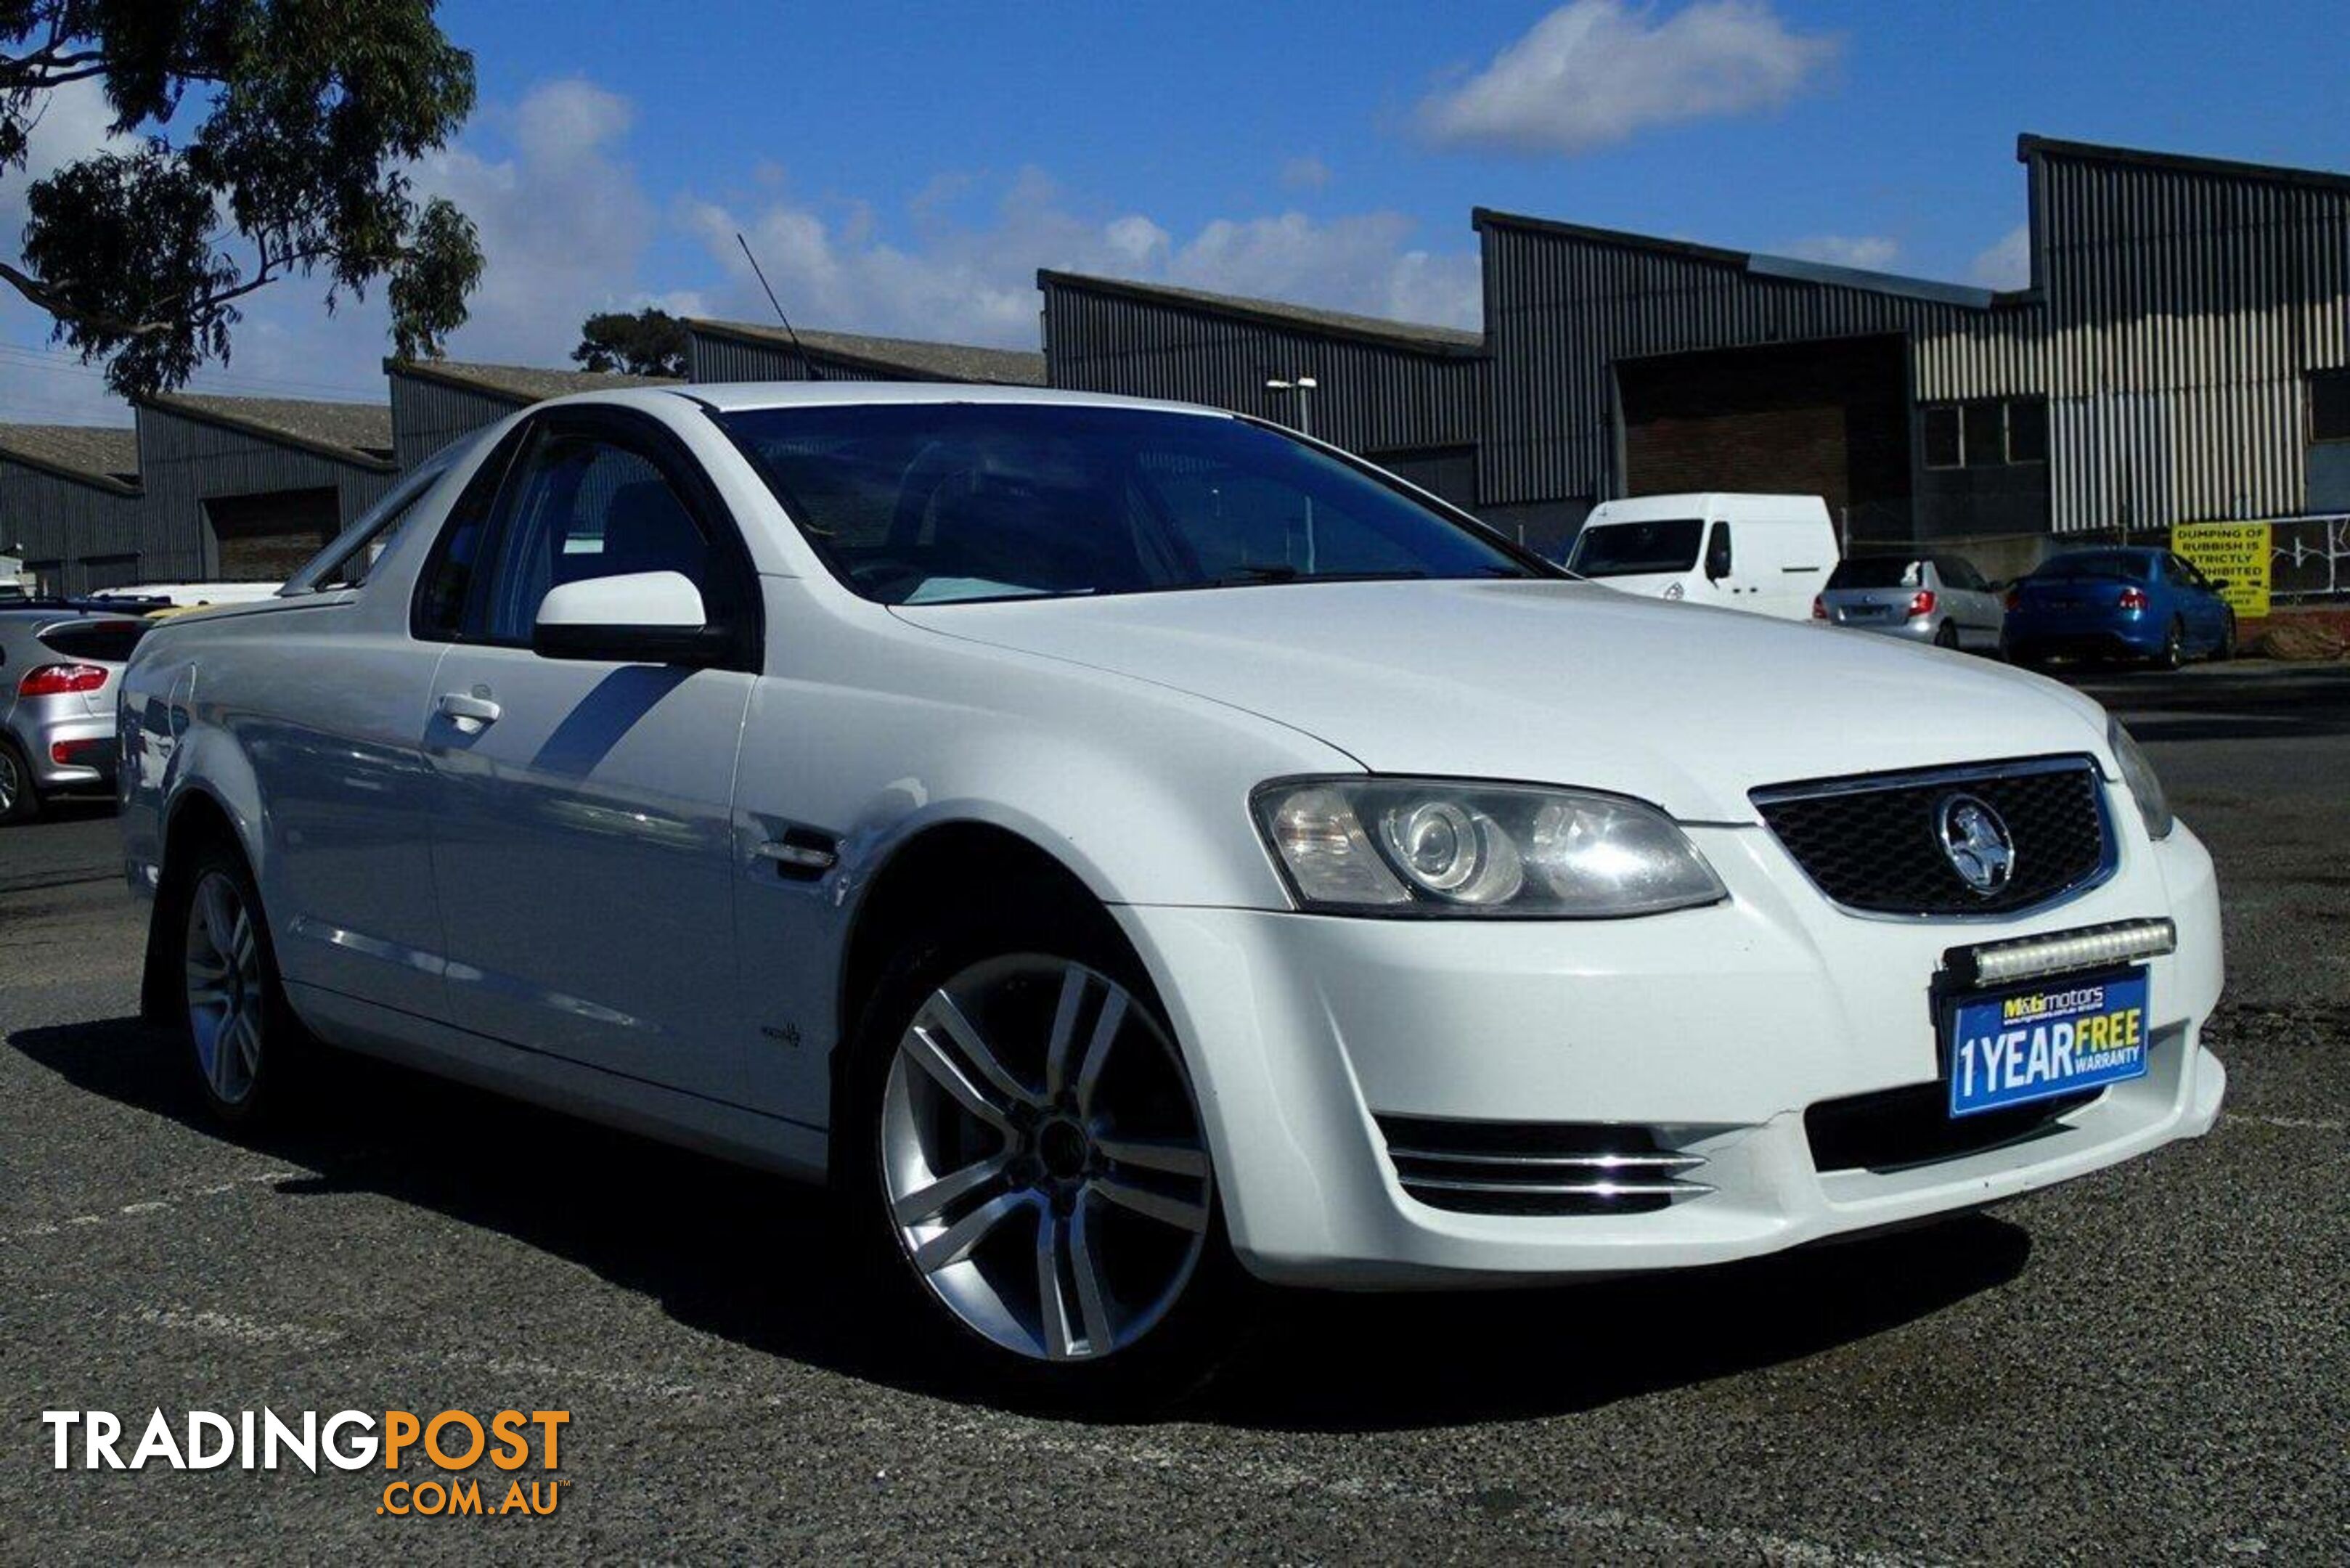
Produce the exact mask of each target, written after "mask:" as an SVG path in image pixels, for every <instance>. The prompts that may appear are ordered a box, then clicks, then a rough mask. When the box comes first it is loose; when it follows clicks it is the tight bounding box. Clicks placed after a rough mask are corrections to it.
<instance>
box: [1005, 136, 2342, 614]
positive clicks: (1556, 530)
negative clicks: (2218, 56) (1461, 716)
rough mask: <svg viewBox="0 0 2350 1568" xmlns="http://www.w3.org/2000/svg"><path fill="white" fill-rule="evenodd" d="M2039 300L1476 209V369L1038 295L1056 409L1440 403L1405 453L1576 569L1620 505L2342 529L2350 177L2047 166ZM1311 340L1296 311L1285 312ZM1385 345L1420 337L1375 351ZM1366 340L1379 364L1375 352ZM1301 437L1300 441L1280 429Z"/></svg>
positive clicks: (1453, 493)
mask: <svg viewBox="0 0 2350 1568" xmlns="http://www.w3.org/2000/svg"><path fill="white" fill-rule="evenodd" d="M2017 156H2018V158H2019V160H2020V161H2022V164H2023V166H2024V170H2025V182H2024V183H2025V192H2026V197H2027V211H2028V217H2029V230H2028V232H2029V235H2030V245H2029V254H2030V256H2031V279H2030V283H2029V286H2025V287H2022V288H2019V289H2015V290H2012V291H2009V292H1993V291H1991V290H1987V289H1979V288H1970V287H1966V286H1958V285H1953V284H1947V283H1936V282H1930V281H1926V280H1921V279H1916V278H1907V277H1898V276H1892V275H1884V274H1877V273H1868V272H1860V271H1855V270H1852V269H1848V268H1842V267H1834V266H1826V265H1820V264H1816V263H1812V262H1804V261H1794V260H1789V259H1786V258H1782V257H1773V256H1767V255H1759V254H1751V253H1748V252H1743V251H1733V250H1726V249H1721V248H1718V247H1715V246H1710V245H1702V244H1689V243H1687V242H1684V241H1679V240H1669V239H1660V238H1655V237H1651V236H1648V235H1641V234H1623V233H1618V232H1615V231H1611V230H1606V229H1596V228H1590V227H1586V226H1584V225H1581V224H1575V223H1564V222H1559V221H1557V220H1555V219H1549V218H1540V217H1528V216H1523V215H1518V214H1513V213H1498V212H1492V211H1487V210H1482V209H1481V210H1479V211H1478V212H1477V213H1475V214H1474V215H1473V223H1474V225H1475V229H1476V232H1477V235H1478V239H1479V244H1480V248H1481V255H1482V269H1483V282H1484V328H1483V331H1482V333H1481V334H1478V335H1476V336H1475V338H1474V345H1475V346H1474V348H1466V347H1464V348H1461V349H1459V350H1457V352H1460V353H1461V356H1462V358H1464V359H1465V360H1467V361H1468V362H1469V363H1470V364H1471V365H1473V367H1474V368H1473V369H1456V370H1455V371H1454V373H1453V374H1452V375H1451V377H1449V378H1448V377H1443V376H1437V375H1430V376H1427V377H1425V378H1424V379H1407V378H1406V376H1405V373H1404V371H1403V370H1402V369H1401V360H1400V359H1399V358H1398V357H1396V356H1395V355H1393V354H1392V353H1390V354H1389V355H1388V356H1385V357H1382V358H1376V359H1367V358H1364V357H1362V356H1360V355H1344V354H1341V353H1340V349H1341V348H1342V346H1344V344H1345V343H1346V341H1347V340H1346V339H1345V338H1344V337H1340V336H1338V335H1328V336H1326V337H1323V338H1321V339H1319V340H1312V339H1301V338H1300V337H1299V336H1298V334H1297V332H1296V330H1295V327H1293V326H1292V325H1291V324H1290V323H1289V322H1287V321H1285V320H1284V319H1282V317H1283V316H1284V313H1285V312H1286V307H1279V306H1274V307H1268V306H1266V305H1265V304H1264V303H1263V302H1262V301H1254V300H1240V299H1220V298H1218V297H1217V296H1202V295H1189V296H1184V301H1183V304H1182V306H1181V311H1180V325H1178V324H1177V316H1176V307H1175V306H1174V304H1173V302H1172V300H1171V297H1170V299H1169V300H1168V301H1167V302H1166V303H1159V304H1153V303H1150V301H1151V300H1152V298H1153V296H1174V295H1176V294H1177V293H1178V292H1179V291H1170V290H1160V289H1145V288H1142V287H1140V286H1132V285H1120V284H1114V283H1110V282H1108V281H1107V280H1101V279H1077V278H1072V277H1069V276H1067V275H1063V274H1057V273H1050V272H1047V273H1044V274H1040V275H1039V277H1038V283H1039V286H1040V287H1042V288H1043V290H1044V292H1045V348H1046V353H1047V355H1048V357H1049V358H1050V362H1051V365H1052V376H1053V383H1054V384H1055V385H1056V386H1071V387H1084V388H1088V389H1095V390H1103V391H1120V392H1136V393H1144V394H1160V395H1175V396H1183V397H1189V398H1192V399H1194V400H1202V401H1208V402H1213V403H1217V404H1220V405H1222V406H1223V407H1228V408H1232V409H1236V410H1245V411H1248V412H1251V413H1268V412H1278V411H1279V409H1278V406H1277V405H1275V404H1273V403H1269V402H1268V400H1267V394H1266V392H1265V390H1264V389H1263V382H1264V381H1266V380H1272V379H1279V380H1286V381H1289V382H1291V383H1292V384H1293V385H1294V384H1295V380H1296V379H1297V378H1298V377H1299V376H1311V377H1313V378H1314V379H1315V381H1316V383H1317V387H1316V389H1315V393H1314V400H1315V403H1314V406H1315V409H1316V410H1319V409H1323V408H1328V409H1332V410H1337V409H1349V410H1362V409H1364V408H1366V407H1367V406H1368V405H1377V404H1387V405H1392V404H1394V403H1396V402H1398V401H1399V400H1403V399H1405V398H1406V397H1407V395H1408V394H1407V392H1406V390H1405V389H1406V388H1407V387H1409V388H1411V389H1414V391H1419V390H1420V389H1429V390H1430V396H1431V397H1432V398H1433V399H1434V400H1435V402H1436V403H1440V404H1441V405H1442V406H1440V407H1439V406H1430V405H1425V404H1424V405H1420V406H1418V407H1417V408H1416V410H1415V412H1414V414H1413V416H1412V417H1411V418H1410V419H1409V420H1407V421H1402V423H1403V425H1404V426H1405V427H1407V429H1404V430H1376V431H1375V430H1373V429H1371V428H1369V427H1368V426H1367V425H1366V424H1365V423H1364V422H1363V421H1364V419H1365V417H1366V416H1365V415H1364V414H1363V413H1361V412H1355V413H1351V414H1349V415H1347V416H1346V417H1345V418H1343V419H1342V418H1340V417H1336V416H1335V415H1334V417H1332V418H1331V419H1330V420H1329V421H1327V422H1326V423H1324V424H1322V425H1320V426H1318V427H1317V428H1318V430H1319V431H1320V432H1321V433H1324V434H1326V435H1327V436H1329V437H1330V438H1331V439H1333V440H1336V441H1338V442H1340V444H1343V445H1347V446H1348V447H1350V448H1351V449H1353V450H1357V451H1362V452H1375V451H1378V450H1380V449H1381V448H1382V447H1384V446H1385V445H1387V444H1388V443H1391V442H1398V441H1410V442H1418V441H1430V443H1433V444H1441V445H1442V446H1444V447H1446V448H1449V449H1451V456H1450V458H1449V459H1448V460H1447V461H1448V462H1451V464H1452V465H1453V468H1454V471H1455V472H1457V469H1458V465H1459V464H1460V462H1461V458H1462V456H1463V453H1462V452H1461V448H1463V447H1464V446H1465V447H1466V448H1467V449H1469V455H1472V456H1473V472H1474V483H1473V487H1465V488H1464V487H1462V486H1460V485H1457V484H1454V483H1444V484H1441V485H1438V486H1433V487H1434V488H1438V489H1440V491H1441V493H1444V494H1446V495H1447V496H1449V497H1451V498H1452V499H1455V500H1459V501H1463V502H1465V503H1466V504H1470V505H1471V506H1473V507H1474V509H1475V510H1477V511H1478V512H1479V513H1480V514H1482V515H1484V516H1486V517H1487V518H1488V519H1489V520H1490V521H1492V522H1495V523H1496V524H1501V525H1503V526H1504V527H1506V528H1509V529H1510V530H1511V531H1513V532H1515V533H1517V534H1519V535H1521V536H1523V537H1525V538H1527V539H1528V540H1529V541H1530V542H1534V543H1540V544H1544V545H1551V544H1554V543H1555V542H1560V541H1563V540H1564V539H1565V537H1566V536H1567V535H1569V534H1570V533H1571V531H1572V529H1573V527H1574V526H1575V524H1577V523H1578V522H1579V520H1580V518H1581V517H1582V515H1583V514H1584V513H1585V512H1586V511H1587V510H1588V509H1589V508H1590V506H1591V505H1592V504H1595V503H1596V502H1597V501H1600V500H1604V499H1607V498H1608V497H1611V496H1617V495H1627V494H1641V493H1661V492H1670V491H1678V490H1691V489H1713V490H1754V491H1797V492H1804V493H1816V494H1821V495H1825V496H1826V497H1827V498H1828V500H1829V503H1830V504H1831V506H1832V507H1833V508H1835V513H1836V514H1837V515H1838V517H1839V518H1840V519H1842V520H1843V521H1844V523H1845V524H1846V528H1847V530H1848V536H1849V538H1850V539H1851V540H1852V542H1853V543H1854V544H1856V545H1867V544H1872V543H1885V544H1889V543H1894V542H1906V541H1910V540H1932V541H1967V542H1970V545H1972V546H1973V547H1974V548H1975V550H1976V553H1977V554H1979V555H1981V556H1984V557H1985V558H1986V560H1987V561H1988V562H1990V563H1991V564H1992V565H1994V566H2000V567H2002V568H2003V569H2010V570H2012V569H2021V568H2022V566H2028V565H2030V564H2031V562H2032V561H2033V560H2034V559H2036V558H2037V557H2038V556H2039V555H2040V554H2041V553H2042V552H2043V551H2044V550H2045V549H2046V548H2047V547H2048V545H2049V544H2050V543H2051V542H2052V541H2053V540H2054V539H2059V538H2062V537H2064V536H2066V535H2095V534H2113V533H2118V532H2122V531H2127V532H2130V533H2133V534H2141V533H2142V534H2154V533H2158V532H2159V531H2160V530H2163V529H2167V528H2168V527H2169V526H2171V525H2172V524H2178V523H2187V522H2195V521H2201V520H2209V519H2222V518H2261V517H2280V516H2292V515H2299V514H2306V513H2309V512H2313V511H2338V510H2350V178H2346V177H2345V176H2342V175H2338V174H2329V173H2317V172H2312V171H2303V170H2294V169H2282V168H2271V167H2267V166H2263V165H2255V164H2245V163H2230V162H2221V161H2215V160H2210V159H2201V158H2188V157H2179V156H2175V155H2171V154H2168V153H2158V152H2142V151H2132V150H2129V149H2124V148H2114V147H2099V146H2091V145H2087V144H2084V143H2078V142H2066V141H2056V140H2048V139H2045V138H2041V137H2036V136H2025V137H2023V138H2022V139H2021V140H2019V142H2018V144H2017ZM1287 314H1292V315H1294V314H1297V313H1287ZM1387 327H1388V336H1389V339H1390V341H1393V340H1394V339H1395V337H1396V335H1397V334H1398V333H1399V332H1400V333H1401V334H1403V335H1406V336H1409V335H1411V334H1415V333H1425V332H1427V331H1429V330H1430V329H1428V328H1411V327H1398V326H1397V324H1392V323H1390V324H1387ZM1357 341H1359V342H1362V343H1366V344H1367V343H1372V342H1376V341H1378V329H1377V326H1376V324H1374V325H1372V326H1367V327H1364V328H1363V330H1362V331H1361V332H1360V333H1359V334H1358V335H1357ZM1284 417H1285V416H1284Z"/></svg>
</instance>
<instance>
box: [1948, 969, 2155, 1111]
mask: <svg viewBox="0 0 2350 1568" xmlns="http://www.w3.org/2000/svg"><path fill="white" fill-rule="evenodd" d="M2147 1017H2148V1013H2147V972H2146V971H2144V970H2142V969H2136V970H2130V971H2126V972H2123V973H2120V974H2114V975H2105V976H2101V977H2098V978H2096V979H2092V980H2077V979H2076V980H2058V981H2049V982H2047V983H2045V984H2041V985H2035V986H2032V987H2029V988H2025V989H2021V990H2013V991H2002V992H1992V993H1990V994H1987V995H1978V996H1967V997H1961V998H1960V999H1959V1001H1958V1002H1957V1003H1956V1005H1955V1006H1954V1007H1953V1008H1952V1009H1951V1015H1950V1115H1952V1116H1973V1115H1975V1114H1976V1113H1978V1112H1981V1111H1995V1110H1997V1109H1999V1108H2000V1107H2001V1106H2020V1105H2022V1104H2024V1103H2025V1102H2026V1101H2029V1100H2044V1099H2048V1098H2050V1097H2051V1096H2056V1095H2069V1094H2072V1093H2073V1092H2074V1091H2075V1090H2078V1089H2091V1088H2095V1087H2096V1086H2097V1085H2101V1084H2117V1083H2120V1082H2121V1081H2123V1080H2124V1079H2126V1078H2137V1077H2143V1076H2144V1075H2145V1074H2146V1065H2147V1062H2146V1054H2147Z"/></svg>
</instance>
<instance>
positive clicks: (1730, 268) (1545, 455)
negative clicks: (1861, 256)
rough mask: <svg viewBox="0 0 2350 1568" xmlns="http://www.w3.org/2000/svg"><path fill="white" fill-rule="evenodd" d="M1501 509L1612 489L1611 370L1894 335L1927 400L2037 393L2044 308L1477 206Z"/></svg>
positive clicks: (1489, 477) (1492, 461) (2028, 299)
mask: <svg viewBox="0 0 2350 1568" xmlns="http://www.w3.org/2000/svg"><path fill="white" fill-rule="evenodd" d="M1473 221H1474V223H1475V224H1476V227H1477V231H1478V234H1479V235H1480V237H1481V239H1482V245H1483V257H1484V275H1485V300H1486V321H1487V326H1488V330H1489V332H1490V334H1491V337H1492V350H1493V387H1492V403H1491V419H1490V421H1489V423H1488V426H1487V439H1486V441H1485V443H1484V446H1483V452H1482V457H1483V470H1482V475H1481V478H1482V483H1484V484H1485V486H1486V487H1487V493H1489V495H1491V496H1492V497H1493V498H1494V499H1497V500H1507V501H1533V500H1541V499H1546V498H1554V497H1561V496H1576V495H1580V496H1591V497H1594V498H1605V497H1607V496H1608V495H1612V494H1615V493H1618V487H1619V483H1620V481H1619V476H1618V474H1617V415H1616V405H1615V374H1616V367H1617V365H1618V364H1619V363H1621V362H1622V361H1625V360H1629V359H1638V358H1650V357H1654V356H1660V355H1667V354H1676V353H1685V352H1690V351H1693V350H1699V349H1712V348H1737V347H1755V346H1761V345H1765V344H1783V343H1794V342H1802V341H1806V340H1823V339H1830V338H1845V337H1867V336H1873V335H1877V334H1887V333H1890V334H1896V335H1898V336H1901V337H1907V338H1908V339H1909V340H1910V342H1911V343H1912V344H1913V346H1914V347H1913V354H1912V376H1913V379H1914V383H1915V384H1914V387H1913V391H1914V392H1915V393H1916V395H1918V396H1919V397H1921V398H1930V397H1962V396H1981V395H1986V394H1989V393H1992V392H2001V391H2021V390H2027V389H2029V388H2030V382H2031V355H2030V354H2029V352H2028V345H2029V344H2031V343H2032V342H2033V341H2034V340H2035V339H2036V338H2037V337H2038V336H2039V334H2040V327H2039V326H2038V320H2037V318H2038V317H2040V315H2041V314H2042V309H2041V306H2040V305H2039V302H2038V301H2037V300H2036V299H2035V298H2034V297H2033V296H2031V295H2030V294H2028V293H2022V294H2006V295H2000V294H1993V293H1991V292H1990V291H1989V290H1983V289H1966V288H1960V287H1957V286H1951V285H1947V284H1937V283H1931V282H1928V281H1924V280H1919V279H1912V278H1901V277H1893V276H1889V275H1877V274H1871V273H1863V272H1856V271H1854V270H1851V269H1848V268H1843V267H1828V266H1819V265H1813V264H1808V263H1804V262H1798V261H1793V260H1789V259H1786V258H1782V257H1774V256H1762V255H1755V254H1750V253H1748V252H1744V251H1728V250H1721V249H1719V248H1716V247H1713V246H1710V245H1695V244H1686V243H1683V242H1680V241H1674V240H1663V239H1657V238H1652V237H1650V236H1648V235H1643V234H1620V233H1617V232H1615V231H1612V230H1605V229H1593V228H1587V227H1585V226H1583V225H1580V224H1574V223H1555V222H1552V221H1549V220H1546V219H1541V218H1529V217H1523V216H1519V215H1517V214H1513V213H1495V212H1490V211H1487V210H1486V209H1483V208H1480V209H1478V210H1477V212H1476V213H1475V214H1474V217H1473Z"/></svg>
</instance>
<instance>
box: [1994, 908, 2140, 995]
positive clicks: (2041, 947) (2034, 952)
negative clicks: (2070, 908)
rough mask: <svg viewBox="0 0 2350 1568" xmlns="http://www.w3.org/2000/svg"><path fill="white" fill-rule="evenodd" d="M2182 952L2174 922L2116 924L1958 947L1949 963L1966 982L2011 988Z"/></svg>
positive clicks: (2123, 922)
mask: <svg viewBox="0 0 2350 1568" xmlns="http://www.w3.org/2000/svg"><path fill="white" fill-rule="evenodd" d="M2177 951H2178V927H2177V926H2175V925H2173V924H2172V923H2171V922H2170V921H2168V920H2118V921H2116V922H2115V923H2114V924H2112V925H2110V926H2089V927H2085V928H2084V929H2081V930H2077V931H2056V932H2054V933H2052V934H2050V935H2048V936H2044V937H2023V938H2020V939H2018V940H2014V941H2011V942H1985V943H1984V944H1983V945H1982V946H1981V947H1973V948H1959V949H1955V950H1952V952H1951V953H1950V968H1951V969H1952V970H1953V971H1956V973H1957V974H1958V976H1959V978H1960V981H1962V982H1964V983H1968V984H1972V985H2007V984H2010V983H2012V982H2013V981H2020V980H2036V979H2038V978H2039V977H2041V976H2042V975H2047V974H2065V973H2069V972H2071V971H2075V970H2085V969H2106V968H2108V967H2110V966H2112V965H2114V964H2118V963H2131V962H2134V961H2137V960H2139V959H2150V958H2160V957H2162V956H2163V955H2164V954H2165V953H2172V952H2177Z"/></svg>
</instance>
